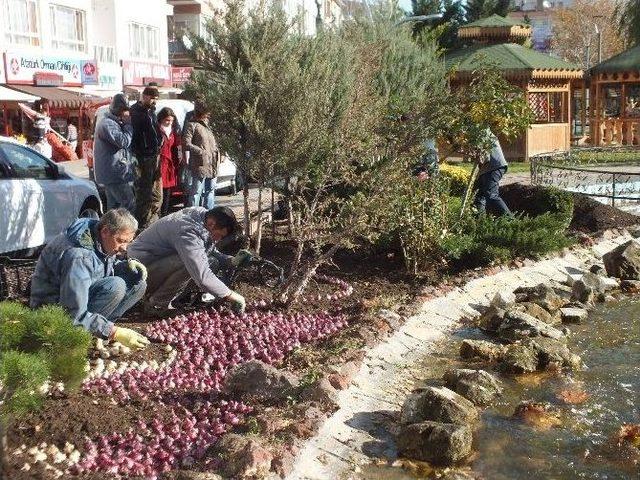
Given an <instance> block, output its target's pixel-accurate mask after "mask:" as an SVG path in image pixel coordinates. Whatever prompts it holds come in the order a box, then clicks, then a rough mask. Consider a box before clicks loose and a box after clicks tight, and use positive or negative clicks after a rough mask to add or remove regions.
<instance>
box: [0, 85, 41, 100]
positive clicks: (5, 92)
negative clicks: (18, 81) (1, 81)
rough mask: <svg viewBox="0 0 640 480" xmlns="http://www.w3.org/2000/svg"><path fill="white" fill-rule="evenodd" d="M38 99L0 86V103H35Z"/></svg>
mask: <svg viewBox="0 0 640 480" xmlns="http://www.w3.org/2000/svg"><path fill="white" fill-rule="evenodd" d="M39 98H40V97H36V96H33V95H29V94H27V93H22V92H18V91H17V90H12V89H10V88H7V87H3V86H2V85H0V102H35V101H36V100H38V99H39Z"/></svg>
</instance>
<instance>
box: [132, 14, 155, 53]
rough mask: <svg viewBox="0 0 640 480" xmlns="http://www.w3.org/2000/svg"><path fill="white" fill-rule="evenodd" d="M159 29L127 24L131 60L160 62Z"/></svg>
mask: <svg viewBox="0 0 640 480" xmlns="http://www.w3.org/2000/svg"><path fill="white" fill-rule="evenodd" d="M159 36H160V33H159V29H158V28H156V27H151V26H149V25H142V24H140V23H133V22H131V23H129V53H130V54H131V58H140V59H149V60H160V44H159V40H158V37H159Z"/></svg>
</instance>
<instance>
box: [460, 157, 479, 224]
mask: <svg viewBox="0 0 640 480" xmlns="http://www.w3.org/2000/svg"><path fill="white" fill-rule="evenodd" d="M477 176H478V162H473V170H471V175H470V176H469V183H467V188H466V189H465V191H464V197H463V200H462V208H461V209H460V218H462V217H463V216H464V212H465V210H466V208H467V207H468V203H469V199H470V198H471V193H472V192H473V186H474V184H475V182H476V177H477Z"/></svg>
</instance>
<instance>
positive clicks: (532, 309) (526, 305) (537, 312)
mask: <svg viewBox="0 0 640 480" xmlns="http://www.w3.org/2000/svg"><path fill="white" fill-rule="evenodd" d="M513 309H514V310H517V311H520V312H524V313H526V314H527V315H531V316H532V317H534V318H537V319H538V320H540V321H542V322H544V323H547V324H549V325H558V324H560V323H561V317H560V314H559V313H558V312H556V313H554V314H553V315H552V314H550V313H549V312H547V311H546V310H545V309H544V308H542V307H541V306H540V305H538V304H537V303H533V302H522V303H518V304H516V305H515V306H514V307H513Z"/></svg>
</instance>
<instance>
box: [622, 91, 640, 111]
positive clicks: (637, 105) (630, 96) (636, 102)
mask: <svg viewBox="0 0 640 480" xmlns="http://www.w3.org/2000/svg"><path fill="white" fill-rule="evenodd" d="M625 116H627V117H640V84H638V85H629V86H627V99H626V105H625Z"/></svg>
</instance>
